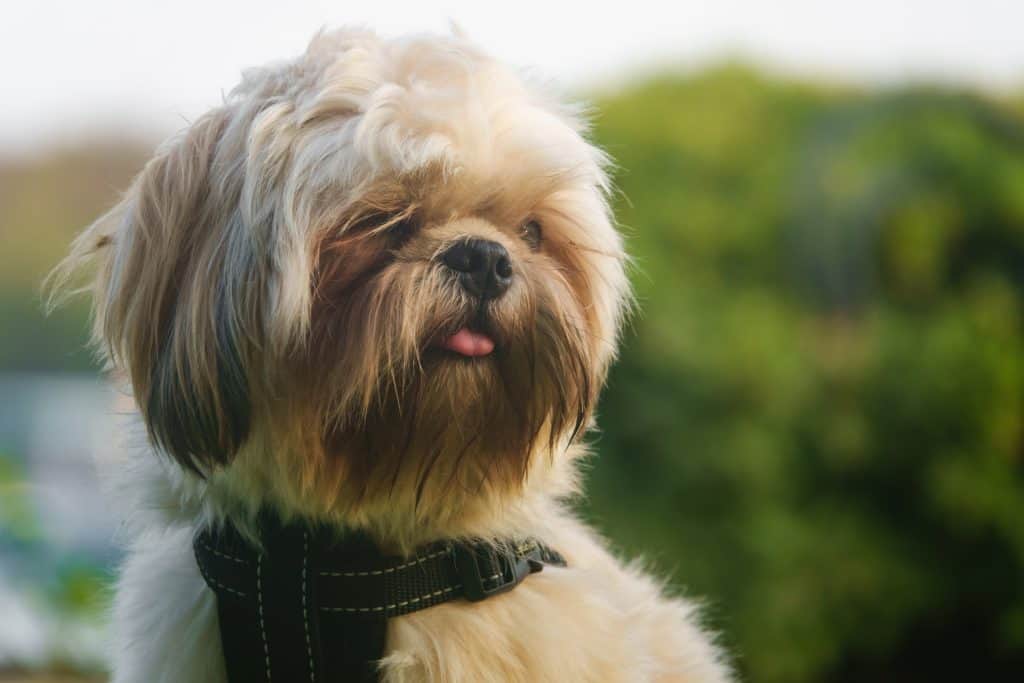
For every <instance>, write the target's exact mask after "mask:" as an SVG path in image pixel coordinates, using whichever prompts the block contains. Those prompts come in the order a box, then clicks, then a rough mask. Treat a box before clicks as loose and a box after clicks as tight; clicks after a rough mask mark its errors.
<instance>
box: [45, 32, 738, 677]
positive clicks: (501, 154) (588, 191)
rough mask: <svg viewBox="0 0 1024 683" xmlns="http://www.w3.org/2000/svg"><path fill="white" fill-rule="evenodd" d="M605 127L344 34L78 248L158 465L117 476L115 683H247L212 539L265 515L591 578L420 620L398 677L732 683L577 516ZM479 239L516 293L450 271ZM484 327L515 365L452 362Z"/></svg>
mask: <svg viewBox="0 0 1024 683" xmlns="http://www.w3.org/2000/svg"><path fill="white" fill-rule="evenodd" d="M585 132H586V129H585V125H584V123H583V122H582V118H581V115H580V112H579V111H578V110H577V109H575V108H573V107H569V106H566V105H564V104H561V103H560V102H559V101H558V98H557V97H556V96H555V95H554V94H552V93H551V92H550V91H549V89H548V88H545V87H542V86H541V85H540V84H538V83H535V82H531V81H530V79H528V78H526V77H525V76H524V75H522V74H517V73H515V72H513V71H511V70H510V69H508V68H505V67H503V66H501V65H500V64H498V63H496V62H494V61H493V60H492V59H490V58H488V57H487V56H485V55H484V54H482V53H481V52H480V51H479V50H478V49H477V48H475V47H474V46H473V45H471V44H470V43H469V42H468V41H467V40H465V39H464V38H462V37H461V36H453V37H436V36H428V37H410V38H403V39H398V40H385V39H381V38H379V37H377V36H376V35H374V34H373V33H371V32H367V31H361V30H346V31H339V32H334V33H323V34H321V35H318V36H317V37H316V38H315V39H314V40H313V41H312V43H311V44H310V46H309V48H308V50H307V51H306V53H305V54H304V55H302V56H301V57H299V58H298V59H295V60H293V61H289V62H284V63H281V64H276V65H273V66H270V67H266V68H262V69H256V70H252V71H248V72H246V73H245V75H244V78H243V80H242V83H241V84H240V85H239V86H238V87H236V88H235V89H234V90H233V91H232V92H231V94H230V95H229V96H228V98H227V99H226V101H225V102H224V104H223V105H222V106H220V107H218V108H216V109H214V110H213V111H211V112H209V113H208V114H206V115H205V116H203V117H202V118H200V119H199V120H198V121H196V122H195V123H193V124H192V125H191V126H190V127H189V128H188V129H187V130H186V131H185V132H184V133H183V134H182V135H180V136H179V137H177V138H175V139H173V140H171V141H170V142H169V143H167V144H166V145H164V146H163V147H162V148H161V149H160V150H159V152H158V153H157V155H156V157H155V158H154V159H153V160H152V161H150V162H149V164H148V165H147V166H146V167H145V169H144V170H143V171H142V173H141V174H140V175H139V177H138V178H137V179H136V180H135V182H134V184H133V185H132V187H131V188H130V189H129V191H128V192H127V194H126V196H125V197H124V199H123V200H122V201H121V202H120V203H119V204H118V205H117V206H115V207H114V208H113V209H112V210H111V211H110V213H108V214H107V215H106V216H104V217H102V218H101V219H100V220H98V221H97V222H96V223H95V224H94V225H92V226H91V227H89V228H88V229H87V230H86V231H85V232H84V233H83V234H82V235H81V236H80V237H79V238H78V239H77V241H76V242H75V244H74V247H73V250H72V253H71V255H70V256H69V257H68V259H67V260H66V261H65V262H64V264H62V266H61V267H60V268H59V269H58V270H57V271H56V275H55V282H54V286H55V289H56V290H57V291H67V290H68V286H67V282H68V279H69V278H71V277H73V276H75V275H76V273H78V272H79V271H80V270H81V269H82V268H83V267H85V266H87V265H90V264H91V266H92V270H90V272H95V282H94V286H93V288H92V292H93V300H94V310H95V339H96V342H97V344H98V346H99V348H100V349H101V352H102V354H103V355H104V357H105V359H106V360H107V361H108V363H109V366H110V368H111V370H112V372H113V374H114V376H116V377H123V378H124V379H125V380H126V383H127V384H128V385H129V386H130V389H131V394H132V396H133V398H134V403H135V405H136V406H137V408H138V415H139V424H140V427H141V428H142V429H143V430H144V432H145V436H146V439H145V441H146V442H147V446H146V447H145V448H141V449H136V450H134V451H131V452H130V454H129V455H127V456H125V457H124V458H123V459H122V460H119V461H117V462H113V463H109V464H110V465H111V466H110V467H108V470H110V473H109V474H108V477H109V478H112V479H116V480H118V481H120V482H121V488H120V489H119V493H118V497H119V499H120V500H123V501H125V502H126V503H127V504H128V506H129V510H130V513H129V514H128V515H127V516H126V519H127V520H128V527H127V537H128V539H129V540H128V544H129V552H128V556H127V560H126V562H125V565H124V567H123V569H122V572H121V578H120V581H119V585H118V589H117V597H116V602H115V615H114V616H115V619H114V621H115V637H116V643H117V645H116V651H115V654H114V662H113V665H114V681H115V683H143V682H144V683H160V682H167V683H184V682H188V683H202V682H205V681H209V682H211V683H213V682H221V681H224V680H225V674H224V668H223V664H222V662H221V651H220V644H219V635H218V630H217V620H216V611H215V606H214V597H213V595H212V593H211V592H210V591H209V590H208V589H207V587H206V586H205V584H204V583H203V580H202V578H201V577H200V575H199V573H198V571H197V569H196V566H195V563H194V559H193V557H192V553H191V546H190V543H191V538H192V536H193V534H194V533H195V532H196V530H197V529H200V528H202V527H204V526H205V525H210V524H215V523H218V522H219V521H222V520H225V519H230V520H231V521H232V522H233V523H234V524H235V525H236V526H238V527H240V528H242V529H243V531H245V530H248V532H249V533H252V534H254V535H255V533H256V532H255V529H256V525H255V516H256V514H257V512H258V511H259V510H260V509H261V508H266V507H270V508H273V509H276V510H277V511H278V512H279V513H280V514H281V515H283V516H285V517H291V518H305V519H312V520H316V521H317V522H319V523H322V524H328V525H333V526H336V527H338V528H344V529H362V530H364V531H366V532H368V533H370V534H371V535H372V536H373V537H374V538H375V539H376V540H377V542H378V543H379V544H380V545H381V546H382V547H383V548H384V549H386V550H388V551H393V552H397V553H402V552H408V551H409V550H410V549H412V548H414V547H415V546H417V545H420V544H423V543H427V542H431V541H436V540H438V539H443V538H458V537H481V538H507V537H537V538H539V539H541V540H543V541H545V542H547V543H548V544H550V545H551V546H552V547H554V548H557V549H558V550H559V551H561V552H562V553H563V554H564V555H565V556H566V558H567V559H568V564H569V566H568V568H565V569H561V568H549V569H547V570H545V571H544V572H542V573H540V574H538V575H536V576H531V577H530V578H529V579H528V580H526V581H525V582H524V583H523V584H522V585H520V586H519V587H518V588H517V589H515V590H514V591H512V592H510V593H508V594H505V595H502V596H498V597H495V598H492V599H489V600H487V601H484V602H482V603H476V604H470V603H466V602H462V601H455V602H451V603H447V604H445V605H441V606H437V607H433V608H430V609H427V610H423V611H421V612H417V613H414V614H410V615H407V616H404V617H400V618H395V619H392V620H391V621H390V624H389V631H388V637H387V652H386V656H385V658H384V659H383V661H382V662H381V672H382V678H383V680H385V681H388V682H391V683H397V682H400V681H523V682H531V683H536V682H543V681H559V682H564V681H725V680H728V679H729V673H728V669H727V667H726V666H725V665H724V664H723V661H722V658H721V656H720V653H719V651H718V650H717V649H716V647H715V646H714V645H713V643H712V642H711V640H710V639H709V637H708V636H707V635H706V634H705V633H703V632H702V631H701V629H700V627H699V625H698V623H697V619H696V616H695V611H694V608H693V607H692V606H691V605H689V604H687V603H685V602H682V601H679V600H675V599H669V598H666V597H665V596H664V595H663V594H662V591H661V589H660V587H659V586H658V585H657V583H656V582H655V581H653V580H652V579H650V578H649V577H648V576H646V575H645V574H644V573H643V572H641V571H640V570H639V569H637V568H635V567H626V566H623V565H621V564H620V563H619V562H618V561H616V560H615V559H614V558H613V557H612V556H611V555H610V554H609V552H608V551H607V550H606V549H605V547H604V544H603V543H602V541H601V540H600V539H599V538H597V537H596V536H595V534H594V533H593V532H591V531H590V530H589V529H587V528H586V527H585V526H583V525H582V524H581V523H580V522H578V521H576V520H575V519H574V518H573V516H572V514H571V513H570V512H569V511H568V510H567V508H566V506H565V501H566V499H567V498H568V497H570V496H572V495H573V494H575V493H576V492H577V490H578V476H577V464H578V462H579V459H580V458H581V456H583V455H584V450H585V449H584V447H583V446H582V445H581V443H580V437H581V436H582V434H583V433H584V432H585V431H586V429H587V428H589V427H590V426H591V422H592V410H593V406H594V402H595V400H596V398H597V394H598V390H599V388H600V386H601V384H602V383H603V381H604V377H605V374H606V371H607V369H608V365H609V363H610V362H611V360H612V358H613V356H614V354H615V350H616V340H617V335H618V330H619V327H620V325H621V322H622V318H623V314H624V310H625V308H626V306H627V302H628V299H629V293H628V285H627V279H626V276H625V274H624V263H625V259H626V257H625V255H624V252H623V247H622V242H621V239H620V237H619V235H618V233H617V232H616V230H615V229H614V227H613V224H612V219H611V216H610V212H609V209H608V205H607V202H606V197H607V193H608V190H609V186H608V181H607V178H606V175H605V168H606V166H607V159H606V157H605V156H604V155H603V154H602V153H601V152H600V151H599V150H598V149H596V148H595V147H593V146H591V145H590V144H588V143H587V142H586V140H585V137H584V135H585ZM530 221H533V222H534V223H535V225H534V227H536V225H539V226H540V227H541V233H540V241H539V242H538V241H537V239H536V238H537V235H536V234H534V233H527V234H524V233H523V230H524V227H523V226H524V225H527V224H528V223H529V222H530ZM467 237H482V238H486V239H489V240H492V241H495V242H498V243H499V244H501V245H503V246H504V247H505V248H506V249H507V250H508V252H509V254H510V257H511V260H512V263H513V264H514V277H513V282H512V285H511V287H510V289H509V290H508V292H506V293H505V295H504V296H502V297H501V298H499V299H495V300H493V301H490V302H487V303H485V304H482V305H481V304H479V303H478V302H476V301H475V300H473V299H472V297H470V296H469V295H468V294H467V292H466V291H465V290H463V289H462V288H461V287H460V286H459V284H458V282H457V281H456V280H455V279H454V278H453V277H452V274H451V273H450V272H448V271H447V270H446V269H445V268H444V267H443V266H442V265H440V264H439V259H438V255H439V254H441V253H442V252H443V250H444V249H445V248H447V247H448V246H450V245H452V244H453V243H455V242H457V241H459V240H464V239H466V238H467ZM464 327H472V328H473V329H475V330H479V331H482V332H484V333H486V334H487V335H488V336H489V337H490V338H491V339H493V340H494V342H495V345H496V348H495V351H494V352H493V353H492V354H490V355H489V356H486V357H483V358H459V357H457V356H454V355H452V354H450V353H448V352H446V351H442V350H440V349H439V348H437V345H438V342H439V340H442V339H445V338H448V337H450V336H451V335H453V334H454V333H455V332H456V331H457V330H459V329H461V328H464ZM140 450H141V451H145V452H143V453H140V452H139V451H140ZM154 451H155V453H154ZM254 654H255V653H254Z"/></svg>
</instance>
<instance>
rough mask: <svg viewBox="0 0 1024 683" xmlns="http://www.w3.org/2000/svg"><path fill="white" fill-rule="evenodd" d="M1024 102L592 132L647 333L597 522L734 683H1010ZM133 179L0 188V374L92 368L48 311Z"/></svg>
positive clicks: (86, 165)
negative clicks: (608, 175)
mask: <svg viewBox="0 0 1024 683" xmlns="http://www.w3.org/2000/svg"><path fill="white" fill-rule="evenodd" d="M1021 102H1022V100H1019V99H1018V100H1017V101H1015V102H997V101H994V100H991V99H987V98H984V97H981V96H977V95H973V94H969V93H959V92H949V91H935V90H926V89H899V90H891V91H884V92H862V91H855V90H850V89H840V88H826V87H824V86H809V85H802V84H794V83H790V82H783V81H779V80H776V79H768V78H765V77H763V76H761V75H759V74H757V73H754V72H751V71H749V70H747V69H744V68H742V67H738V66H725V67H721V68H717V69H714V70H711V71H707V72H704V73H701V74H697V75H695V76H692V77H688V78H679V77H672V76H666V77H663V78H659V79H655V80H651V81H648V82H646V83H642V84H639V85H636V86H634V87H631V88H630V89H628V90H625V91H623V92H621V93H618V94H615V95H610V96H607V97H605V98H603V100H602V101H600V102H598V103H597V105H598V106H597V107H596V109H597V111H598V112H599V118H598V120H597V126H596V131H595V133H596V137H597V139H598V142H599V143H600V144H602V145H603V146H605V147H606V148H607V149H608V150H609V151H610V152H611V154H612V155H613V156H614V157H615V158H616V160H617V162H618V164H619V170H618V172H617V183H618V186H619V188H621V190H622V195H621V198H620V200H619V201H618V206H617V213H618V215H619V217H620V219H621V222H622V224H623V226H624V228H625V230H626V232H627V234H628V238H629V247H630V250H631V252H632V253H633V254H634V255H635V257H636V263H637V266H636V269H635V272H634V281H635V286H636V290H637V294H638V298H639V302H640V308H641V314H640V315H639V316H637V317H636V319H635V320H634V322H633V323H632V326H631V328H630V330H629V331H628V333H627V335H626V338H625V346H624V349H623V353H622V358H621V362H620V363H619V364H618V365H617V366H616V367H615V369H614V370H613V372H612V375H611V378H610V384H609V387H608V390H607V392H606V394H605V396H604V399H603V401H602V405H601V416H600V422H601V425H602V429H603V431H602V433H601V434H600V435H599V436H598V437H597V438H596V442H597V444H596V445H597V451H598V453H599V457H598V458H597V459H595V460H594V462H593V469H592V472H591V475H590V479H591V481H590V487H589V491H590V499H589V501H588V502H587V503H585V504H584V505H585V513H586V514H587V515H588V516H590V517H591V518H592V519H594V520H595V521H596V523H597V524H598V525H599V526H600V528H602V529H603V530H605V532H606V533H607V534H608V535H609V536H610V537H611V538H612V539H613V541H614V542H615V543H616V545H618V546H619V547H621V548H623V549H624V550H628V551H629V552H631V553H643V554H645V555H647V556H648V557H649V558H650V559H651V560H652V561H653V562H654V564H656V565H657V566H659V567H660V568H661V569H662V570H663V571H665V572H667V573H669V574H670V575H672V576H673V577H674V579H675V581H676V583H677V584H678V585H680V586H681V587H683V589H684V590H685V591H686V592H687V593H689V594H692V595H695V596H701V597H704V598H706V599H707V602H708V605H709V610H708V612H709V616H710V619H711V621H712V622H713V623H714V624H715V625H716V626H717V627H719V628H720V629H721V630H722V632H723V637H724V640H725V642H726V643H727V645H729V646H730V648H731V649H732V650H733V651H734V652H735V653H736V656H737V664H738V666H739V667H740V669H741V670H743V671H745V672H746V673H747V678H748V679H749V680H752V681H758V682H765V683H801V682H810V681H836V682H841V681H863V680H899V681H926V680H927V681H934V680H950V679H958V680H1009V679H1011V678H1012V676H1013V673H1014V672H1016V673H1019V671H1021V670H1024V585H1022V581H1021V577H1022V576H1024V524H1022V523H1021V521H1020V520H1022V519H1024V486H1022V484H1024V481H1022V479H1024V466H1022V459H1024V420H1022V414H1024V355H1022V351H1024V329H1022V303H1024V107H1022V105H1021ZM142 158H143V155H142V154H140V153H139V151H138V150H135V149H118V148H113V149H111V150H106V151H103V152H100V151H98V150H85V151H82V152H75V153H64V154H62V155H58V156H55V157H53V158H52V159H47V160H40V161H37V162H32V163H31V164H29V165H28V166H24V167H19V168H16V167H8V168H4V167H3V166H2V165H0V226H3V229H4V231H5V232H4V239H5V251H4V253H2V254H0V260H2V263H3V265H4V268H3V269H0V314H2V315H3V316H4V318H5V320H4V324H3V325H2V326H0V330H2V332H3V334H4V336H3V337H2V338H0V369H5V370H12V369H13V370H23V369H26V368H35V369H70V368H82V367H87V366H88V356H87V355H86V354H72V353H71V350H73V349H77V348H79V347H80V346H81V345H82V343H83V342H84V339H85V329H86V326H87V325H86V320H85V315H84V309H82V308H77V309H71V310H70V311H68V312H65V313H62V314H60V316H59V317H58V318H54V319H51V320H50V321H48V322H44V321H42V319H41V318H39V317H38V316H37V313H35V311H36V310H37V309H36V308H35V306H36V301H37V299H36V298H35V296H36V295H35V291H36V287H37V286H38V281H39V279H40V278H41V277H42V275H43V273H45V271H46V269H47V268H48V267H49V266H51V265H52V264H53V263H55V262H56V260H57V259H58V258H59V253H60V251H62V250H63V248H64V245H65V244H66V243H67V240H68V239H69V238H70V235H71V234H72V233H73V231H74V230H75V229H77V228H78V227H81V226H82V225H84V224H85V223H87V222H88V221H89V220H90V219H91V218H93V217H94V216H96V215H97V214H98V213H99V212H100V210H101V209H102V208H103V207H104V206H105V205H106V204H108V203H109V202H110V201H111V200H112V199H113V198H114V196H115V189H116V188H122V187H124V186H125V184H126V182H127V180H128V177H129V175H130V173H131V172H132V170H134V169H135V168H137V167H138V164H139V163H140V161H141V159H142ZM12 228H13V229H12ZM0 463H2V461H0ZM0 478H2V474H0ZM68 577H69V580H68V581H66V582H65V583H64V584H62V585H65V586H66V587H67V588H66V591H64V592H62V593H61V595H60V596H58V601H59V602H61V603H62V604H66V605H67V606H68V607H69V608H75V607H76V606H79V605H85V604H87V603H88V602H89V597H88V596H90V595H91V594H93V593H94V592H95V585H94V582H95V581H96V580H97V579H96V577H95V576H94V575H91V574H88V573H86V574H80V573H76V572H74V571H72V572H71V573H70V574H69V575H68ZM967 665H969V666H970V669H969V673H968V670H966V669H965V668H964V667H965V666H967Z"/></svg>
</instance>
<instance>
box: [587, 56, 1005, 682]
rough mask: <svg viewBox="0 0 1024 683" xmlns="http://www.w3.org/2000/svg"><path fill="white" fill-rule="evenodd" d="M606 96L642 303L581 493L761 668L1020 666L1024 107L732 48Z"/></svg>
mask: <svg viewBox="0 0 1024 683" xmlns="http://www.w3.org/2000/svg"><path fill="white" fill-rule="evenodd" d="M598 110H599V111H600V112H601V115H600V118H599V120H598V124H597V130H596V135H597V139H598V141H599V142H600V143H602V144H604V145H606V146H608V147H609V148H610V150H611V151H612V153H613V155H614V156H615V157H616V159H617V161H618V163H619V165H620V167H621V170H620V172H619V173H618V178H617V181H618V186H619V187H620V188H621V190H622V196H623V197H624V198H628V201H626V200H625V199H623V200H622V201H620V202H619V203H618V204H619V205H618V206H617V212H618V215H619V217H620V219H621V221H622V223H623V224H624V226H625V227H626V229H627V231H628V233H629V234H630V235H631V239H630V240H629V243H630V248H631V251H632V252H633V253H634V255H635V256H636V260H637V264H638V266H637V269H636V273H635V278H634V280H635V284H636V288H637V292H638V294H639V298H640V301H641V308H642V314H641V315H640V316H639V317H638V318H637V320H636V321H635V322H634V325H633V329H632V330H631V331H630V333H629V334H628V335H627V337H626V344H625V348H624V351H623V355H622V360H621V362H620V363H619V365H618V366H617V367H616V368H615V369H614V371H613V373H612V376H611V380H610V385H609V388H608V390H607V393H606V394H605V397H604V400H603V402H602V406H601V424H602V426H603V434H602V436H601V437H600V439H599V441H598V448H597V450H598V452H599V460H598V461H597V462H596V463H595V465H594V470H593V473H592V476H591V486H590V494H591V498H590V502H589V503H588V504H587V507H586V510H587V512H588V514H589V515H590V516H592V517H593V518H594V519H595V520H596V521H597V523H598V524H599V525H600V526H602V527H603V528H604V529H605V530H606V531H607V532H608V533H609V534H610V535H611V536H612V538H613V539H614V540H615V541H616V542H617V543H618V544H619V545H620V546H621V547H624V548H626V549H628V550H629V551H631V552H647V553H648V554H649V555H652V556H653V559H654V560H655V562H656V563H657V564H659V565H660V566H662V567H663V568H665V569H666V570H669V571H673V572H674V577H675V578H676V580H677V581H678V583H679V584H680V585H682V586H685V590H686V592H688V593H691V594H694V595H698V596H708V597H709V600H710V610H709V611H710V615H711V617H712V621H713V622H714V623H716V624H717V625H718V626H719V627H720V628H722V629H723V630H724V633H725V639H726V642H727V643H728V644H730V645H731V646H732V647H733V648H734V650H735V652H736V654H737V658H738V660H737V661H738V665H739V667H740V668H741V669H743V670H745V671H747V672H748V673H749V677H750V679H751V680H757V681H767V682H769V683H771V682H779V683H782V682H787V683H790V682H799V681H821V680H836V681H845V680H883V679H884V680H938V679H942V680H948V679H950V677H952V676H955V675H956V673H957V672H959V671H960V669H959V668H958V667H962V666H964V663H965V662H969V663H970V666H971V667H972V668H971V669H970V670H971V671H972V672H973V675H972V676H970V677H969V678H971V679H972V680H980V679H986V680H988V679H990V678H989V677H987V676H985V675H983V673H982V672H988V673H989V674H991V677H992V678H994V677H995V676H997V675H999V674H1000V673H1003V674H1005V673H1008V672H1010V671H1013V670H1017V671H1019V670H1020V668H1019V667H1020V666H1021V665H1022V664H1024V590H1022V584H1021V580H1020V577H1021V576H1024V543H1022V538H1024V525H1022V524H1021V522H1020V520H1021V519H1024V488H1022V486H1021V484H1022V481H1021V480H1022V474H1024V468H1022V459H1024V426H1022V414H1024V356H1022V351H1024V336H1022V327H1021V304H1022V302H1024V211H1022V206H1024V175H1022V172H1024V118H1022V117H1021V116H1020V115H1019V114H1016V115H1015V114H1012V113H1010V112H1009V110H1008V109H1004V108H1003V107H1001V106H1000V105H999V104H997V103H993V102H989V101H986V100H984V99H981V98H978V97H976V96H973V95H969V94H961V93H949V92H936V91H927V90H914V89H911V90H901V91H896V92H886V93H877V94H875V93H872V94H864V93H859V92H842V91H826V90H824V89H816V88H806V87H800V86H794V85H791V84H786V83H779V82H775V81H770V80H766V79H764V78H762V77H761V76H759V75H757V74H755V73H752V72H750V71H747V70H745V69H742V68H737V67H725V68H720V69H717V70H713V71H710V72H708V73H704V74H701V75H698V76H696V77H694V78H689V79H673V78H665V79H661V80H657V81H652V82H649V83H646V84H643V85H641V86H639V87H636V88H634V89H632V90H630V91H627V92H624V93H621V94H619V95H616V96H612V97H609V98H608V99H606V100H605V101H603V102H600V103H599V106H598ZM652 550H653V553H652V552H651V551H652ZM1014 667H1016V669H1015V668H1014ZM965 680H966V679H965Z"/></svg>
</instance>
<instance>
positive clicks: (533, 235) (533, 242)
mask: <svg viewBox="0 0 1024 683" xmlns="http://www.w3.org/2000/svg"><path fill="white" fill-rule="evenodd" d="M519 234H520V236H521V237H522V238H523V241H524V242H526V243H527V244H529V245H530V249H533V250H534V251H536V250H538V249H540V240H541V229H540V222H539V221H536V220H528V221H526V222H525V223H523V225H522V227H520V228H519Z"/></svg>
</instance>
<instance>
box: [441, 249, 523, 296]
mask: <svg viewBox="0 0 1024 683" xmlns="http://www.w3.org/2000/svg"><path fill="white" fill-rule="evenodd" d="M441 260H442V261H443V262H444V264H445V265H446V266H448V267H449V268H451V269H452V270H454V271H455V272H456V273H458V274H459V281H460V282H461V283H462V286H463V287H464V288H465V289H466V291H468V292H469V293H470V294H474V295H476V296H478V297H480V298H481V299H497V298H498V297H499V296H501V295H502V294H504V293H505V290H507V289H508V286H509V285H510V284H512V261H511V259H509V256H508V251H507V250H506V249H505V247H503V246H501V245H500V244H498V243H497V242H492V241H491V240H484V239H478V238H470V239H467V240H462V241H460V242H456V243H455V244H454V245H452V246H451V247H449V248H448V249H447V250H445V252H444V253H443V254H441Z"/></svg>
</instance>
